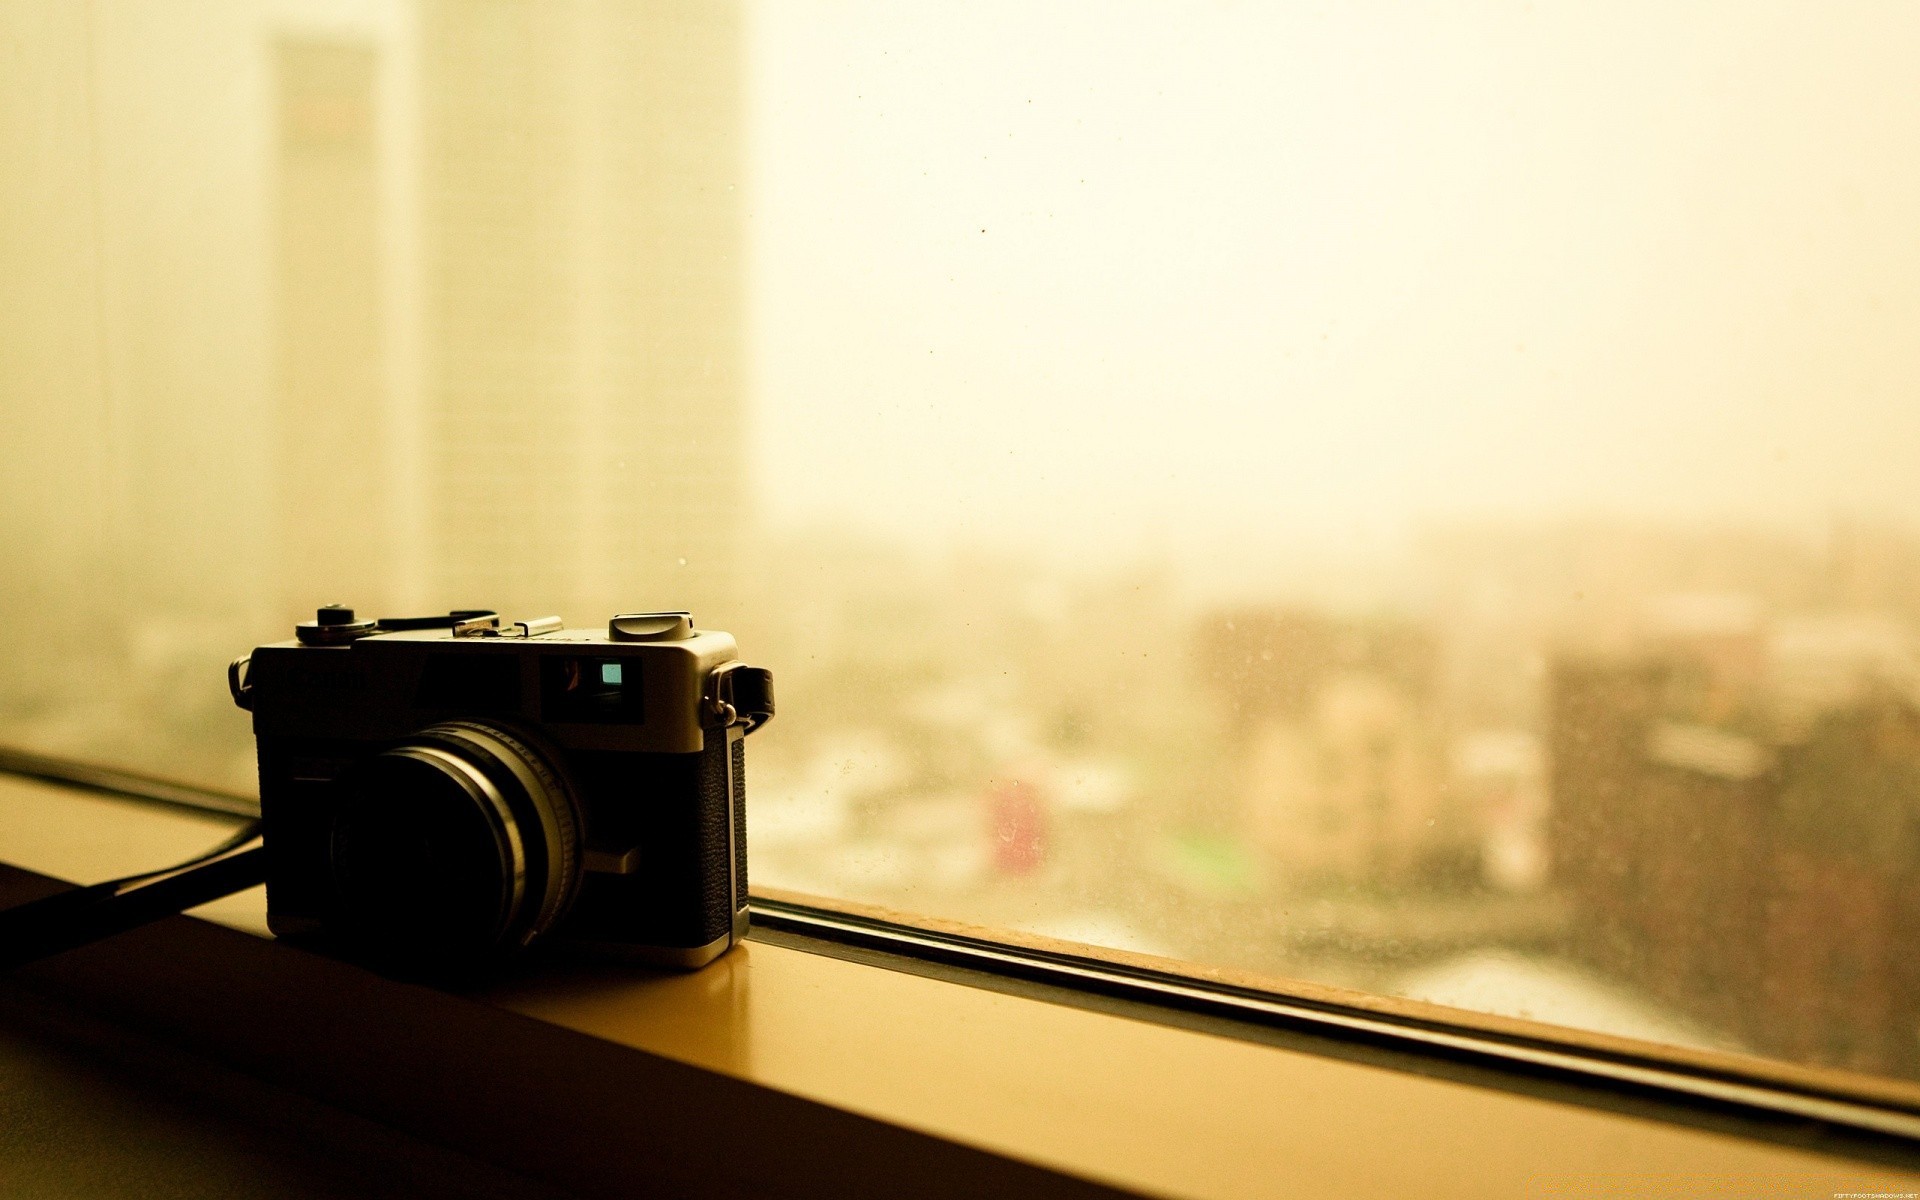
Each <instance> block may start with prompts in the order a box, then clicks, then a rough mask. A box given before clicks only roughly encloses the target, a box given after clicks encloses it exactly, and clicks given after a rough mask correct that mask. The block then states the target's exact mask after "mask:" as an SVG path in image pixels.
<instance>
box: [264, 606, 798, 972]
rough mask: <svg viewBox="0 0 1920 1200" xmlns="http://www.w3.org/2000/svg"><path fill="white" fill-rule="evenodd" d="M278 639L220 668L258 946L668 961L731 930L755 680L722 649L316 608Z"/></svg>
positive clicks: (623, 635)
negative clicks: (253, 806) (253, 824)
mask: <svg viewBox="0 0 1920 1200" xmlns="http://www.w3.org/2000/svg"><path fill="white" fill-rule="evenodd" d="M297 632H298V634H299V636H298V637H296V638H295V639H293V640H291V641H285V642H276V643H273V644H271V645H266V646H261V647H259V648H257V649H255V650H254V651H253V652H252V653H251V654H250V655H246V656H243V657H242V658H240V659H236V660H235V661H234V663H233V665H232V667H231V669H230V671H229V678H228V682H229V686H230V687H231V689H232V692H233V696H234V700H235V702H236V703H237V704H239V705H240V706H241V707H242V708H246V709H248V710H250V711H251V712H252V714H253V729H254V736H255V739H256V742H257V748H258V752H259V764H260V808H261V821H262V834H263V838H264V842H265V850H266V859H267V921H268V925H269V926H270V927H271V928H272V930H273V932H274V933H275V934H276V935H278V936H282V937H289V938H305V939H312V940H315V941H319V942H321V943H325V944H329V945H333V946H336V947H338V948H340V949H342V950H344V951H345V952H347V953H349V954H353V955H355V956H359V957H366V958H370V959H373V960H376V961H379V962H381V963H384V964H387V965H390V966H393V967H396V968H398V969H401V970H415V969H419V970H424V971H427V972H435V971H439V970H442V969H449V968H453V969H459V968H464V967H467V966H471V965H473V964H482V963H486V962H491V961H494V960H496V959H498V958H500V957H502V956H504V955H505V954H508V953H511V952H513V951H515V950H518V949H520V948H521V947H524V946H527V945H530V944H532V943H534V942H536V941H543V942H550V941H565V942H567V943H571V944H580V945H585V946H590V947H593V948H594V949H596V950H600V951H606V952H611V953H614V954H617V955H619V956H622V957H626V958H630V959H635V960H639V961H644V962H649V963H655V964H659V965H666V966H675V967H683V968H692V967H697V966H700V965H702V964H704V963H706V962H709V961H711V960H712V959H714V958H715V957H717V956H718V955H720V954H722V953H724V952H725V951H726V950H727V949H728V948H729V947H730V946H732V945H733V943H734V942H735V941H737V940H738V939H739V938H740V937H741V936H743V935H744V933H745V931H746V920H747V917H746V901H747V853H746V829H747V827H746V759H745V748H744V744H743V742H742V738H743V737H744V736H745V735H746V734H747V733H748V732H750V731H752V730H753V729H756V728H758V727H759V726H760V725H761V724H764V723H765V722H766V721H767V720H768V719H770V718H771V717H772V715H773V687H772V677H771V675H770V674H769V673H768V672H767V671H765V670H764V669H761V668H757V667H750V666H747V665H746V664H744V663H742V662H741V661H740V660H739V654H738V650H737V648H736V646H735V644H734V639H733V637H732V635H730V634H726V633H721V632H717V631H712V630H696V629H694V628H693V623H692V618H691V617H690V616H689V614H686V613H636V614H627V615H623V616H617V617H615V618H613V619H612V620H611V621H610V622H609V624H608V626H607V627H606V629H605V630H604V631H601V630H582V629H566V628H563V627H562V625H561V622H560V621H559V619H558V618H551V617H550V618H544V619H542V620H538V621H524V622H517V623H509V624H504V625H503V624H502V623H501V621H500V619H499V618H498V617H497V616H496V615H494V614H492V613H489V612H456V613H452V614H448V615H446V616H443V617H430V618H403V619H398V620H394V619H389V620H383V621H378V622H374V621H362V620H358V619H356V618H355V616H354V614H353V612H352V611H351V610H349V609H344V608H340V607H338V606H330V607H328V608H325V609H322V610H320V612H319V614H318V617H317V619H316V620H315V621H313V622H306V623H302V624H301V625H300V626H299V628H298V631H297Z"/></svg>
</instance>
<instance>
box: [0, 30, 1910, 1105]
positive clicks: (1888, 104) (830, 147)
mask: <svg viewBox="0 0 1920 1200" xmlns="http://www.w3.org/2000/svg"><path fill="white" fill-rule="evenodd" d="M1915 61H1920V9H1916V8H1913V7H1911V6H1902V5H1888V4H1859V5H1855V4H1822V5H1811V4H1777V3H1753V2H1750V0H1748V2H1742V3H1737V4H1736V3H1697V4H1686V5H1680V6H1674V5H1671V4H1662V5H1652V4H1637V3H1624V4H1608V5H1589V6H1582V7H1579V8H1577V9H1573V8H1561V7H1556V6H1535V5H1531V4H1521V3H1507V2H1504V0H1486V2H1484V3H1475V4H1472V5H1436V6H1425V7H1419V6H1414V7H1410V6H1405V5H1399V4H1374V3H1354V4H1345V5H1333V6H1321V5H1311V6H1310V5H1262V4H1251V3H1245V4H1241V3H1222V4H1214V5H1207V6H1189V5H1171V4H1106V3H1103V4H1097V5H1096V4H1087V5H1080V6H1059V7H1049V8H1045V9H1043V10H1038V11H1036V10H1035V9H1034V8H1033V7H1032V6H1030V5H1014V4H994V3H970V4H965V5H960V4H953V5H946V6H941V7H930V6H926V5H910V6H902V5H886V4H878V3H833V4H817V5H788V4H765V5H762V4H747V5H745V6H739V5H731V4H705V5H698V6H693V5H688V6H680V5H654V4H640V3H630V4H629V3H617V2H614V0H577V2H572V3H565V4H548V3H538V2H535V0H488V2H487V3H478V4H475V3H454V2H452V0H418V2H414V0H360V2H357V3H353V4H348V5H337V4H327V3H319V2H317V0H210V2H208V3H205V4H201V5H198V6H196V7H195V8H194V9H193V10H192V11H191V13H184V12H183V11H182V10H180V9H179V8H177V7H176V6H173V5H168V4H163V3H158V2H157V0H155V2H151V3H144V2H130V3H125V4H116V5H108V6H76V5H70V4H65V3H58V2H56V0H16V2H14V3H10V4H7V5H5V6H0V405H3V406H4V410H3V413H0V415H3V416H4V420H0V564H4V566H3V567H0V614H4V618H5V619H4V621H0V741H5V742H9V743H12V744H16V745H21V746H27V747H31V748H36V749H40V750H45V751H54V752H59V753H63V754H69V755H74V756H80V757H85V758H90V759H97V760H102V761H108V762H112V763H115V764H120V765H124V766H128V767H132V768H136V769H140V770H145V771H150V772H158V773H165V774H172V775H175V776H179V777H183V778H187V779H190V780H196V781H200V782H203V783H207V784H212V785H217V786H222V787H227V788H234V789H248V788H250V787H251V786H252V773H253V759H252V742H251V738H250V735H249V732H248V727H247V724H246V721H245V719H244V714H242V713H240V712H238V711H236V710H235V709H234V708H233V706H232V705H231V703H230V702H229V699H228V696H227V693H226V688H225V685H224V680H223V668H224V666H225V664H226V662H227V661H228V659H230V658H232V657H233V656H234V655H235V654H237V653H240V652H242V651H244V650H246V649H248V648H250V647H251V646H253V645H255V644H257V643H259V642H262V641H269V640H277V639H279V638H283V637H285V636H287V635H288V634H289V632H290V627H291V625H292V623H293V622H294V621H295V620H296V619H300V618H302V617H303V616H310V615H311V610H312V609H313V608H314V607H315V606H317V605H319V604H323V603H328V602H335V601H338V602H344V603H348V604H351V605H354V606H355V607H356V608H357V609H359V610H361V611H362V613H363V614H366V615H401V614H414V613H424V612H432V611H446V610H448V609H451V608H474V607H492V608H498V609H500V610H502V611H503V612H505V613H507V614H509V615H510V616H515V617H536V616H541V615H545V614H548V613H554V612H557V613H560V614H562V615H563V616H564V617H566V618H567V620H568V621H569V622H570V623H573V624H577V625H595V624H598V623H599V622H601V621H604V620H605V618H606V617H607V616H608V615H610V614H611V613H614V612H618V611H633V610H645V609H682V608H684V609H691V610H692V611H693V612H694V613H695V614H696V617H697V619H698V620H699V622H700V623H701V624H702V625H704V626H708V627H717V628H724V629H728V630H731V631H733V632H734V633H735V634H737V635H738V637H739V638H740V641H741V644H742V647H743V650H744V653H745V655H746V656H747V657H748V658H749V659H750V660H751V661H754V662H757V663H761V664H765V665H767V666H769V667H771V668H772V669H773V670H774V672H775V674H776V677H777V678H778V681H779V695H780V704H781V711H780V716H779V718H778V720H776V721H775V722H774V723H773V724H772V725H771V726H769V727H768V729H767V730H766V731H765V732H764V733H758V734H756V735H755V736H754V738H753V740H752V742H751V744H750V745H751V749H750V752H749V755H748V757H749V759H750V768H749V778H750V781H751V782H750V791H751V796H752V800H751V820H750V843H751V846H752V858H751V861H752V871H753V876H754V879H755V881H756V882H757V883H759V884H762V885H767V886H775V887H781V888H788V889H794V890H798V891H803V892H810V893H814V894H817V895H821V896H826V897H833V898H843V899H852V900H860V901H866V902H873V903H879V904H884V905H887V906H889V907H892V908H895V909H899V910H902V911H906V912H917V913H923V914H929V915H933V916H939V917H946V918H955V919H961V920H966V921H971V922H976V923H980V924H985V925H990V926H999V927H1005V928H1017V929H1021V930H1026V931H1029V932H1034V933H1039V934H1043V935H1048V936H1052V937H1056V938H1061V939H1066V940H1071V941H1079V942H1085V943H1090V944H1094V945H1100V946H1107V947H1115V948H1121V949H1127V950H1133V951H1139V952H1145V953H1151V954H1158V955H1164V956H1167V957H1169V958H1174V959H1181V960H1188V961H1194V962H1200V963H1206V964H1217V965H1230V966H1237V967H1243V968H1248V969H1252V970H1256V971H1261V972H1265V973H1268V974H1271V975H1273V976H1277V977H1293V978H1301V979H1309V980H1314V981H1318V982H1322V983H1332V984H1339V985H1345V986H1350V987H1354V988H1359V989H1364V990H1367V991H1370V992H1375V993H1381V994H1391V995H1400V996H1411V997H1418V998H1423V999H1428V1000H1434V1001H1439V1002H1442V1003H1446V1004H1451V1005H1457V1006H1462V1007H1467V1008H1473V1009H1480V1010H1485V1011H1491V1012H1498V1013H1506V1014H1510V1015H1519V1016H1527V1017H1533V1018H1537V1019H1543V1020H1549V1021H1556V1022H1560V1023H1563V1024H1567V1025H1573V1026H1579V1027H1583V1028H1589V1029H1597V1030H1603V1031H1608V1032H1616V1033H1623V1034H1628V1035H1632V1036H1639V1037H1649V1038H1654V1039H1658V1040H1662V1041H1666V1042H1670V1043H1676V1044H1685V1045H1693V1046H1706V1047H1719V1048H1728V1049H1736V1050H1745V1051H1751V1052H1755V1053H1759V1054H1764V1055H1772V1056H1778V1057H1782V1058H1786V1059H1790V1060H1794V1061H1798V1062H1805V1063H1813V1064H1826V1065H1833V1066H1840V1067H1848V1068H1855V1069H1860V1070H1865V1071H1871V1072H1877V1073H1882V1074H1891V1075H1901V1076H1907V1077H1920V959H1916V957H1915V956H1914V955H1913V954H1911V953H1910V952H1909V951H1908V947H1907V943H1908V941H1909V940H1910V939H1909V937H1908V936H1907V933H1908V931H1911V930H1912V929H1914V928H1916V927H1917V926H1920V900H1916V896H1920V888H1916V887H1915V886H1914V885H1915V882H1916V878H1915V868H1916V863H1920V643H1916V630H1917V629H1920V625H1916V622H1920V525H1916V519H1920V485H1917V484H1916V478H1915V469H1914V466H1915V457H1914V454H1915V447H1916V446H1920V402H1917V397H1920V389H1917V387H1916V385H1917V384H1920V359H1916V357H1915V355H1914V353H1913V330H1914V329H1915V328H1916V319H1917V318H1920V223H1916V222H1915V221H1914V219H1913V214H1914V213H1915V212H1916V211H1920V158H1916V156H1915V155H1914V154H1913V153H1912V147H1913V146H1914V145H1915V143H1916V139H1917V138H1920V91H1916V87H1915V84H1914V76H1913V70H1912V64H1913V63H1914V62H1915ZM160 857H162V858H164V857H166V855H164V854H162V855H160Z"/></svg>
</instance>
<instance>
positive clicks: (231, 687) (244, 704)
mask: <svg viewBox="0 0 1920 1200" xmlns="http://www.w3.org/2000/svg"><path fill="white" fill-rule="evenodd" d="M252 664H253V655H251V654H242V655H241V656H240V657H239V658H236V659H234V660H233V661H232V662H230V663H228V664H227V690H228V691H229V692H232V693H233V702H234V703H235V704H237V705H239V706H240V707H241V708H243V709H246V710H247V711H248V712H252V711H253V683H252V681H251V680H249V679H248V678H247V674H248V669H249V668H250V667H251V666H252Z"/></svg>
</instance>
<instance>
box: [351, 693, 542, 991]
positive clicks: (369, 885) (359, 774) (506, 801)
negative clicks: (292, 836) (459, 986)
mask: <svg viewBox="0 0 1920 1200" xmlns="http://www.w3.org/2000/svg"><path fill="white" fill-rule="evenodd" d="M550 763H551V759H550V758H549V756H548V755H546V754H543V753H541V752H540V751H539V750H538V749H536V748H535V744H534V743H533V741H532V740H531V739H530V738H529V737H527V735H524V734H520V733H517V732H509V731H507V730H505V729H502V728H500V727H497V726H494V725H491V724H486V723H483V722H478V721H448V722H445V723H444V724H440V725H434V726H431V727H429V728H427V729H423V730H421V731H420V732H419V733H418V734H415V735H414V736H413V737H410V738H408V739H407V740H406V741H405V742H403V743H401V744H399V745H397V746H394V747H392V748H390V749H388V750H385V751H383V752H381V753H379V754H376V755H374V756H372V757H371V758H369V759H367V760H366V761H365V762H363V763H361V764H360V765H359V766H358V767H356V768H355V770H354V771H353V772H352V773H351V774H350V775H349V776H348V778H347V779H346V780H344V781H343V782H344V783H345V784H346V787H345V795H344V796H343V798H342V803H341V805H340V808H339V810H338V811H337V813H336V815H335V818H334V827H333V839H332V847H331V849H332V859H333V883H334V895H335V897H336V900H337V910H336V913H335V914H334V915H335V919H334V921H333V922H332V925H333V927H334V928H335V930H336V931H337V932H338V933H340V934H341V935H343V937H344V938H345V939H346V940H347V941H348V942H349V943H350V944H351V946H352V947H353V948H354V949H357V950H359V951H362V952H364V953H367V954H369V955H371V956H372V957H375V958H377V959H380V960H382V962H383V964H385V965H387V966H389V967H393V968H397V969H401V970H407V969H417V970H421V971H430V972H437V971H446V970H457V969H461V968H466V967H475V966H480V965H483V964H484V963H485V962H487V961H489V960H491V959H493V958H496V957H498V956H499V955H501V954H502V953H505V952H507V951H511V950H514V949H517V948H519V947H521V946H524V945H526V944H527V943H529V942H531V941H533V940H534V939H535V938H537V937H539V935H540V934H541V933H543V932H545V931H546V930H547V929H548V928H549V927H550V926H552V924H553V923H554V922H555V921H557V920H558V919H559V918H560V917H561V916H562V915H564V913H565V911H566V909H567V906H568V905H569V904H571V903H572V900H573V896H574V893H575V892H576V891H577V890H578V889H579V883H580V869H579V863H580V847H579V832H578V831H579V828H580V821H579V819H578V813H577V810H576V808H575V803H574V799H573V796H572V794H571V793H570V792H569V791H568V789H567V787H566V785H565V783H564V782H563V781H562V779H561V777H560V775H559V774H558V773H557V772H556V771H555V770H554V769H553V768H552V766H551V765H550Z"/></svg>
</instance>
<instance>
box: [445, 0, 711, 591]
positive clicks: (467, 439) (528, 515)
mask: <svg viewBox="0 0 1920 1200" xmlns="http://www.w3.org/2000/svg"><path fill="white" fill-rule="evenodd" d="M419 41H420V51H419V53H420V56H421V57H420V69H419V73H418V87H419V93H420V94H419V105H418V111H419V120H420V131H419V138H418V146H419V149H420V155H421V161H420V163H419V172H420V175H419V178H420V189H419V194H420V204H421V213H420V228H421V230H422V234H423V242H422V247H421V255H420V261H421V272H422V300H421V312H420V322H421V335H422V337H423V338H424V345H423V347H422V349H423V356H422V361H423V379H424V395H423V396H422V397H421V398H420V403H421V405H422V408H423V416H424V425H425V433H426V438H425V441H426V445H427V446H428V447H429V449H428V451H427V461H426V462H425V463H424V464H423V465H424V467H425V472H424V479H425V487H426V491H427V495H426V521H425V530H424V538H425V544H424V546H423V547H422V553H424V555H425V556H426V559H427V561H428V562H429V564H430V567H429V571H428V575H427V579H428V590H429V592H430V598H431V600H432V601H433V602H434V603H436V604H447V605H462V606H464V605H481V604H486V605H498V606H500V607H503V608H509V609H513V610H515V611H520V612H528V611H531V610H532V609H536V608H537V609H541V610H543V611H544V610H549V609H552V608H555V607H564V608H566V609H568V610H570V611H567V612H566V613H565V614H564V615H566V616H568V617H569V619H572V620H582V621H587V620H593V619H597V618H599V617H601V616H603V615H605V614H606V613H607V612H608V611H611V610H614V609H618V608H637V607H694V608H696V609H697V610H701V611H707V610H711V609H712V608H714V607H716V606H718V607H720V608H722V609H724V607H725V605H726V602H727V597H728V593H729V591H730V589H731V584H732V578H733V575H734V573H735V570H736V565H735V556H736V554H737V547H738V543H739V537H740V526H741V522H742V519H743V514H744V504H743V497H742V488H743V485H744V480H745V470H744V465H743V462H742V455H743V453H744V446H743V444H742V441H743V438H742V433H743V411H742V401H743V397H742V387H743V379H742V359H743V353H744V344H743V336H742V334H743V320H744V307H745V304H744V279H743V277H742V264H741V258H742V254H741V251H742V243H743V226H742V210H741V196H740V192H739V191H738V190H737V185H736V183H737V180H738V178H739V173H740V165H741V159H742V140H743V139H742V129H741V124H742V112H741V62H740V57H741V46H740V29H739V18H738V14H737V13H736V12H735V10H734V9H732V8H731V7H728V6H692V5H688V6H678V5H668V6H655V5H645V6H642V5H632V4H615V3H601V2H597V0H579V2H577V3H571V4H564V5H549V4H540V3H534V2H532V0H496V2H494V3H489V4H486V5H480V6H475V5H468V4H452V3H448V2H445V0H430V2H429V3H427V4H426V5H425V6H424V7H423V8H422V10H421V21H420V40H419ZM723 615H724V613H723V612H711V611H707V616H708V617H709V619H713V618H717V617H721V616H723Z"/></svg>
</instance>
